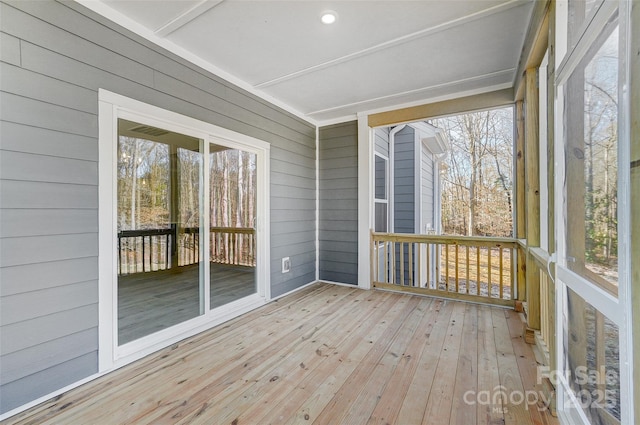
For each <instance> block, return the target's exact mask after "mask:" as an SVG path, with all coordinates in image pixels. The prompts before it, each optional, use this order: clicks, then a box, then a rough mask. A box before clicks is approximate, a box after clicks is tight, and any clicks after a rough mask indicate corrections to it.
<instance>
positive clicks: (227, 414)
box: [184, 290, 368, 424]
mask: <svg viewBox="0 0 640 425" xmlns="http://www.w3.org/2000/svg"><path fill="white" fill-rule="evenodd" d="M353 294H354V296H355V298H353V299H352V300H351V301H350V304H346V305H345V306H344V308H342V309H340V311H339V312H337V313H336V314H333V315H331V316H330V317H327V319H328V320H326V321H325V322H324V323H317V324H316V325H315V327H314V329H313V330H311V331H310V332H309V333H308V334H307V335H305V336H303V337H302V338H300V340H298V341H297V342H295V343H294V344H292V345H290V346H289V347H287V348H286V349H285V350H284V351H283V353H282V354H281V355H280V356H279V357H280V358H281V360H279V361H277V362H275V364H274V365H273V368H272V369H270V370H269V371H267V372H265V373H262V374H261V375H260V376H259V377H256V378H255V379H251V377H250V376H247V377H245V381H248V382H242V381H236V382H235V383H234V384H233V385H231V386H229V387H228V388H227V389H225V395H224V397H218V404H219V405H220V406H224V407H222V408H221V409H217V410H216V413H215V417H216V419H217V420H219V421H220V422H221V423H232V422H234V421H237V422H240V421H242V422H243V423H260V422H259V421H258V417H257V416H258V414H257V413H256V412H255V411H252V408H254V407H257V406H268V405H269V404H270V403H275V402H276V401H277V400H278V393H279V392H281V387H282V386H288V385H291V384H295V383H296V382H298V381H300V380H302V379H303V378H304V376H305V375H306V374H308V373H309V370H310V369H311V370H313V369H314V368H315V367H317V366H318V365H319V364H320V363H322V361H323V360H325V359H327V358H328V357H329V356H330V355H335V354H334V351H335V349H336V347H337V346H338V345H339V344H340V343H341V342H342V341H343V340H344V338H346V337H347V336H348V333H349V330H350V329H353V328H355V327H356V326H357V322H355V321H353V320H350V321H346V320H344V319H345V316H347V315H349V316H350V319H355V320H359V319H360V318H361V317H360V315H358V314H356V315H353V313H351V310H354V309H356V310H357V306H358V305H359V304H360V303H362V302H364V301H365V300H366V298H367V297H368V294H367V293H366V292H364V291H355V290H354V292H353ZM352 321H353V323H349V322H352ZM343 322H347V324H346V325H345V326H341V324H342V323H343ZM331 329H333V331H330V330H331ZM338 329H339V330H338ZM316 334H318V335H324V336H323V337H316ZM234 399H236V400H238V401H235V402H234ZM263 400H265V401H267V402H264V403H263ZM205 410H208V407H203V408H202V409H200V410H199V411H198V412H197V413H198V417H199V418H196V417H195V416H194V418H193V419H187V420H186V421H184V423H194V424H198V423H203V424H207V423H208V420H207V419H205V418H203V415H202V413H203V412H204V411H205ZM254 410H255V409H254ZM191 416H193V415H191Z"/></svg>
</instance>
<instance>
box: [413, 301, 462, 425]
mask: <svg viewBox="0 0 640 425" xmlns="http://www.w3.org/2000/svg"><path fill="white" fill-rule="evenodd" d="M464 309H465V304H462V303H456V304H455V305H454V306H453V312H452V313H451V319H450V320H449V327H448V328H447V335H446V336H445V340H444V344H443V345H442V351H441V352H440V357H439V359H438V367H437V368H436V373H435V375H434V378H433V379H434V384H433V385H432V386H431V392H430V393H429V399H428V401H427V409H426V410H425V414H424V418H423V419H422V423H423V424H448V423H449V419H450V417H451V406H452V403H453V389H454V384H455V379H456V373H457V366H458V356H459V354H460V342H461V340H462V329H463V326H464Z"/></svg>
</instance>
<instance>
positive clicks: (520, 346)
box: [504, 310, 549, 425]
mask: <svg viewBox="0 0 640 425" xmlns="http://www.w3.org/2000/svg"><path fill="white" fill-rule="evenodd" d="M504 314H505V316H506V319H507V326H508V327H509V334H510V335H511V344H512V345H513V352H514V354H515V357H516V362H517V364H518V373H519V375H520V377H521V378H522V386H523V388H524V391H525V405H526V408H527V409H529V411H530V416H531V420H532V421H533V423H534V424H536V425H538V424H547V423H548V416H549V415H547V414H546V412H547V411H548V407H549V402H548V401H545V395H544V392H543V388H542V386H541V385H538V362H537V361H536V358H535V354H534V353H533V350H532V348H531V345H529V344H527V343H526V342H525V341H524V338H523V337H522V320H520V317H518V313H516V312H514V311H510V310H505V311H504Z"/></svg>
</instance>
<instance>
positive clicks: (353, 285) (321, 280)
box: [318, 279, 362, 289]
mask: <svg viewBox="0 0 640 425" xmlns="http://www.w3.org/2000/svg"><path fill="white" fill-rule="evenodd" d="M318 283H328V284H330V285H338V286H346V287H347V288H356V289H362V287H360V286H358V285H356V284H355V283H343V282H334V281H333V280H324V279H320V280H318Z"/></svg>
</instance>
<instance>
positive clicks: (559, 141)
mask: <svg viewBox="0 0 640 425" xmlns="http://www.w3.org/2000/svg"><path fill="white" fill-rule="evenodd" d="M567 5H568V2H567V1H566V0H563V1H559V2H558V7H557V9H556V10H557V13H556V22H557V26H556V42H557V48H556V52H557V53H561V56H558V57H557V58H556V60H557V62H556V63H558V62H560V61H561V60H562V62H560V63H559V65H557V72H556V81H555V96H556V99H555V111H556V112H555V114H556V119H555V128H554V134H555V140H556V142H555V150H554V152H555V164H554V167H555V186H554V187H555V205H556V213H555V229H556V235H557V238H556V249H557V254H558V263H557V264H556V347H557V348H556V353H555V354H556V356H557V357H556V358H557V359H558V362H557V364H558V366H559V367H560V368H562V367H563V365H564V364H565V356H566V353H565V351H564V348H565V346H566V344H568V341H565V335H564V331H565V328H564V326H565V325H566V323H564V322H565V321H566V320H567V318H566V317H565V316H564V315H565V307H566V303H567V299H566V298H567V295H566V294H567V289H572V290H573V291H574V292H576V293H577V294H578V296H580V297H582V298H583V299H584V300H585V301H586V302H588V303H589V304H591V305H592V306H593V307H594V308H595V309H597V310H598V311H600V312H601V313H602V314H604V315H605V316H606V317H607V318H608V319H609V320H611V321H612V322H613V323H615V324H616V326H618V332H619V353H620V359H619V361H620V370H621V371H624V372H623V373H620V403H621V405H622V407H621V409H620V414H621V423H623V424H625V423H634V410H633V407H634V406H633V367H634V365H633V362H632V359H633V353H632V351H631V350H632V346H633V345H632V335H631V329H632V328H631V325H632V317H631V312H632V306H631V279H630V276H629V274H630V252H629V246H630V240H629V237H630V233H631V232H630V210H629V209H628V205H630V203H629V201H630V189H629V187H630V175H629V172H630V170H629V168H628V167H626V166H621V167H619V171H618V172H619V174H618V203H619V205H620V206H621V207H620V208H619V210H618V225H619V230H618V235H619V240H618V255H619V257H618V270H619V278H618V296H617V297H616V296H613V295H611V294H609V293H608V292H607V291H605V290H604V289H602V288H601V287H600V286H598V285H596V284H595V283H593V282H590V281H589V280H587V279H585V278H584V277H582V276H580V275H578V274H577V273H575V272H573V271H571V270H570V269H569V268H568V267H567V260H566V258H567V257H566V255H567V249H566V248H567V247H566V241H565V236H566V220H567V219H568V218H567V217H566V188H565V187H564V180H565V174H566V167H565V161H564V145H565V134H564V124H565V122H564V116H563V114H564V107H565V100H564V86H565V84H566V83H567V81H568V79H569V77H570V76H571V74H572V72H573V71H574V70H575V69H576V67H577V66H578V65H579V64H580V62H581V60H582V59H583V58H584V56H585V54H586V53H587V52H588V50H589V49H590V48H591V46H592V44H593V43H594V42H595V40H596V39H597V37H599V36H600V33H601V31H602V30H603V29H604V27H605V26H606V25H607V23H608V22H609V20H610V19H611V18H612V17H613V16H614V14H615V13H616V11H617V12H618V22H619V40H620V41H619V43H620V61H619V77H620V83H619V106H618V110H619V116H618V129H619V130H618V149H619V151H618V158H629V157H630V153H629V151H630V139H629V119H630V117H629V93H628V87H626V82H628V81H629V79H628V69H629V68H628V55H629V44H628V43H629V16H630V7H631V6H630V2H627V1H625V0H619V1H610V2H609V1H604V2H602V3H600V4H599V5H597V6H596V7H595V8H594V10H593V11H592V12H591V13H590V14H589V16H588V17H587V19H586V22H585V23H584V24H583V25H582V27H581V29H582V32H581V33H582V37H581V38H580V40H579V41H578V42H577V43H576V44H575V46H567V29H568V25H567V22H568V7H567ZM621 164H623V163H621ZM558 372H564V371H558ZM557 377H558V381H559V382H558V383H557V384H558V385H557V387H556V392H557V402H558V404H557V408H558V413H559V417H560V418H561V421H562V422H563V423H584V424H588V423H589V422H588V419H587V417H586V415H585V413H584V412H583V410H582V408H580V407H579V402H578V401H577V400H576V397H575V395H574V393H573V391H572V390H571V388H570V386H569V382H568V381H567V379H566V378H565V376H564V374H563V373H557Z"/></svg>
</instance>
